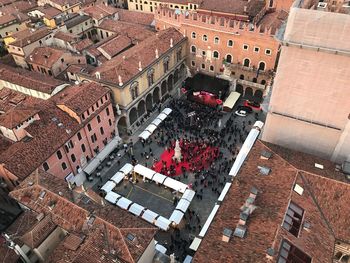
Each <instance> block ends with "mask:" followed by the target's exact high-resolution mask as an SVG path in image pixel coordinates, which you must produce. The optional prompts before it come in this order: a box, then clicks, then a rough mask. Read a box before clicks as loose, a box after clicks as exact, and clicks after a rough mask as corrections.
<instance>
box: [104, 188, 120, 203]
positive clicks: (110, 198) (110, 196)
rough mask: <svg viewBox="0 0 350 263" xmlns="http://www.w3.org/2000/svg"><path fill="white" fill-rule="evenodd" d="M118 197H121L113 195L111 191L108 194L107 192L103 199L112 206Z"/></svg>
mask: <svg viewBox="0 0 350 263" xmlns="http://www.w3.org/2000/svg"><path fill="white" fill-rule="evenodd" d="M120 197H121V196H120V195H118V194H117V193H115V192H113V191H110V192H108V193H107V195H106V196H105V199H106V200H107V201H108V202H110V203H112V204H115V203H116V202H117V201H118V199H119V198H120Z"/></svg>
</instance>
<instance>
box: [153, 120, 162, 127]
mask: <svg viewBox="0 0 350 263" xmlns="http://www.w3.org/2000/svg"><path fill="white" fill-rule="evenodd" d="M161 123H162V120H160V119H154V120H153V121H152V124H154V125H156V126H157V127H158V126H159V124H161Z"/></svg>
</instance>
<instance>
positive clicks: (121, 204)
mask: <svg viewBox="0 0 350 263" xmlns="http://www.w3.org/2000/svg"><path fill="white" fill-rule="evenodd" d="M131 204H132V202H131V201H130V200H129V199H127V198H125V197H122V198H120V199H119V200H118V202H117V206H119V207H120V208H123V209H125V210H127V209H128V207H129V205H131Z"/></svg>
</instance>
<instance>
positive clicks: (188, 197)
mask: <svg viewBox="0 0 350 263" xmlns="http://www.w3.org/2000/svg"><path fill="white" fill-rule="evenodd" d="M195 194H196V192H195V191H193V190H191V189H186V190H185V192H184V194H183V195H182V198H183V199H186V200H187V201H189V202H191V201H192V199H193V197H194V195H195Z"/></svg>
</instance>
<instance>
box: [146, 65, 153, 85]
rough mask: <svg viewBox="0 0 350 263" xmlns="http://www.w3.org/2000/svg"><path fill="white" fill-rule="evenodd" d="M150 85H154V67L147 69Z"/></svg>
mask: <svg viewBox="0 0 350 263" xmlns="http://www.w3.org/2000/svg"><path fill="white" fill-rule="evenodd" d="M147 80H148V86H152V85H153V83H154V69H153V68H151V69H149V70H148V71H147Z"/></svg>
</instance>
